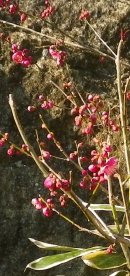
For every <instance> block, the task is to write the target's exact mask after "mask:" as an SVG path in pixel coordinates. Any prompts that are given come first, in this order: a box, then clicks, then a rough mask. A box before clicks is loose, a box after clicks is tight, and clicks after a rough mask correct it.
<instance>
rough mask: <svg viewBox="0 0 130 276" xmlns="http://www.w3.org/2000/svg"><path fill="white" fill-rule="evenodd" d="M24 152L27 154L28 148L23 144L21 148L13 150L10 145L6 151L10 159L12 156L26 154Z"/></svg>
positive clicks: (12, 146) (13, 147)
mask: <svg viewBox="0 0 130 276" xmlns="http://www.w3.org/2000/svg"><path fill="white" fill-rule="evenodd" d="M26 152H27V153H28V152H29V149H28V146H26V145H25V144H22V146H21V147H20V148H19V149H18V148H15V146H14V145H10V147H9V148H8V150H7V155H9V156H10V157H12V156H14V155H20V154H22V153H26ZM28 156H29V155H28Z"/></svg>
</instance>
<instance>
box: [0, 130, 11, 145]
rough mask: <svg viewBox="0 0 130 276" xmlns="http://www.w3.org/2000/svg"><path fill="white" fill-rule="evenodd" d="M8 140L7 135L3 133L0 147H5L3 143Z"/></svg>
mask: <svg viewBox="0 0 130 276" xmlns="http://www.w3.org/2000/svg"><path fill="white" fill-rule="evenodd" d="M8 139H9V133H7V132H6V133H4V134H3V135H2V138H1V139H0V147H3V146H4V145H5V143H6V142H7V141H8Z"/></svg>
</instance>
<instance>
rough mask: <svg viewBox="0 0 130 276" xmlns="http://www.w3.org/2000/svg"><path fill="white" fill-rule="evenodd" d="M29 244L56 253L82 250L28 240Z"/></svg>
mask: <svg viewBox="0 0 130 276" xmlns="http://www.w3.org/2000/svg"><path fill="white" fill-rule="evenodd" d="M29 240H30V241H31V242H33V243H34V244H35V245H36V246H37V247H39V248H42V249H46V250H56V251H74V250H83V249H84V248H75V247H69V246H60V245H57V244H51V243H45V242H41V241H37V240H34V239H32V238H29Z"/></svg>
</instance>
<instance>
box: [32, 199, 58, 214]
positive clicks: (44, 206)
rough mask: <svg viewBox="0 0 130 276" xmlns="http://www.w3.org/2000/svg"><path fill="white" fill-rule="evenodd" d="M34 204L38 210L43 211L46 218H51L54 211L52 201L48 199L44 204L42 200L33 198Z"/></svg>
mask: <svg viewBox="0 0 130 276" xmlns="http://www.w3.org/2000/svg"><path fill="white" fill-rule="evenodd" d="M32 204H33V206H34V207H35V208H36V210H41V211H42V214H43V215H44V216H45V217H50V216H51V215H52V209H53V208H54V204H53V203H52V199H51V198H48V199H47V200H46V202H43V200H42V198H41V197H39V198H33V199H32Z"/></svg>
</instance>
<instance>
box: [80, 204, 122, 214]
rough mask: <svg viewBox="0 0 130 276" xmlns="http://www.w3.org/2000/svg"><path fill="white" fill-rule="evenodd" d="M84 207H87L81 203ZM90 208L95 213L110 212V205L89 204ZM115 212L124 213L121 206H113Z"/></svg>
mask: <svg viewBox="0 0 130 276" xmlns="http://www.w3.org/2000/svg"><path fill="white" fill-rule="evenodd" d="M83 204H84V206H87V203H86V202H84V203H83ZM90 208H91V209H92V210H95V211H111V206H110V204H90ZM115 208H116V211H117V212H125V208H124V207H123V206H118V205H115Z"/></svg>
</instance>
